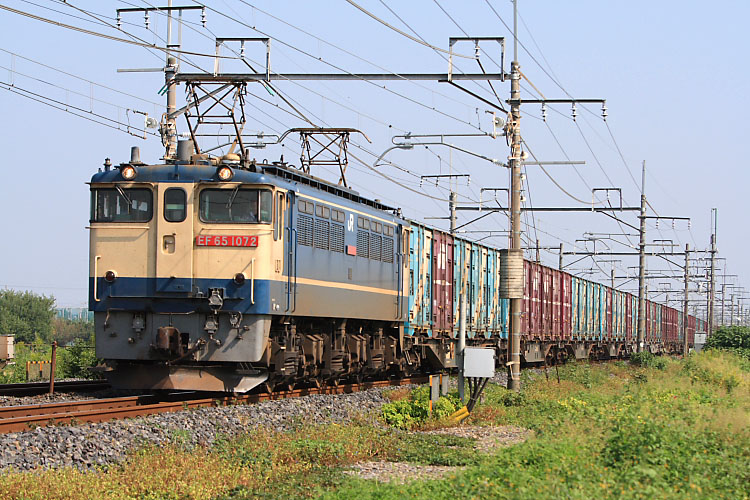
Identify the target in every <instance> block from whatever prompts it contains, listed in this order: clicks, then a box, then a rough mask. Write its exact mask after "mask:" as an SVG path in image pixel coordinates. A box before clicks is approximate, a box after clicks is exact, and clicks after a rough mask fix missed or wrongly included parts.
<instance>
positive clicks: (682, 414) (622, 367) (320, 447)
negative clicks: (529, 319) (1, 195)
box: [0, 351, 750, 500]
mask: <svg viewBox="0 0 750 500" xmlns="http://www.w3.org/2000/svg"><path fill="white" fill-rule="evenodd" d="M663 361H664V363H663V366H659V367H655V366H652V365H649V364H648V363H647V364H645V366H634V365H632V364H629V363H624V362H615V363H608V364H605V365H589V364H587V363H575V364H569V365H565V366H562V367H560V369H559V373H560V383H558V382H557V377H556V376H550V379H549V380H547V379H546V378H545V377H544V376H543V375H536V376H530V375H526V376H525V378H526V380H525V385H524V390H523V391H522V392H521V393H518V394H516V393H511V392H508V391H506V390H505V389H504V388H502V387H499V386H497V385H488V387H487V389H486V393H485V400H484V403H483V404H481V405H479V406H478V407H477V408H476V410H475V412H474V414H473V415H472V416H471V417H470V419H469V423H470V424H473V425H507V424H514V425H519V426H521V427H525V428H529V429H532V430H533V431H534V433H533V437H532V438H530V439H529V440H528V441H527V442H525V443H523V444H519V445H515V446H512V447H509V448H500V449H496V450H495V451H493V452H492V453H491V454H490V455H481V454H478V453H477V452H475V451H474V449H473V443H472V440H470V439H466V438H458V437H455V436H451V435H435V434H425V433H419V432H411V431H407V430H401V429H398V428H394V427H389V426H384V425H382V420H380V421H374V420H373V419H372V418H365V417H363V418H360V419H357V420H356V421H354V422H351V423H348V424H341V425H337V424H325V425H320V424H318V425H316V424H309V423H300V425H298V426H295V428H294V429H293V430H291V431H288V432H273V431H270V430H266V429H255V430H253V431H251V432H249V433H248V434H247V435H244V436H239V437H225V438H223V439H220V440H218V441H217V442H216V443H215V444H214V445H213V446H211V447H208V448H205V447H196V448H191V447H188V446H185V441H186V440H182V439H180V438H183V437H186V436H182V435H180V434H179V433H176V434H175V439H174V443H173V445H170V446H168V447H164V448H157V447H146V448H144V449H142V450H140V451H138V452H137V453H135V454H134V455H133V456H132V457H131V458H130V459H129V460H128V461H127V462H126V463H124V464H121V465H116V466H111V467H109V468H106V469H101V470H97V471H93V472H80V471H76V470H73V469H63V470H57V471H38V472H31V473H19V472H5V473H1V474H0V498H13V499H16V498H23V499H58V498H59V499H62V498H87V499H92V500H98V499H131V498H133V499H152V498H153V499H156V498H159V499H161V498H166V499H206V500H212V499H224V500H230V499H232V500H242V499H250V498H302V497H304V498H344V499H346V498H352V499H355V498H356V499H357V500H363V499H367V498H378V499H396V498H425V499H427V498H429V499H441V498H446V499H447V498H459V497H467V498H501V499H502V498H508V499H512V498H519V499H520V498H535V499H537V498H572V499H589V498H596V499H599V498H603V499H610V498H611V499H616V498H617V499H619V498H624V499H637V498H644V499H645V498H648V499H650V498H665V499H671V498H674V499H678V498H679V499H683V498H695V499H704V498H705V499H714V498H732V499H736V498H739V499H742V498H750V372H748V371H747V369H746V368H745V366H746V365H745V364H743V362H742V361H741V360H740V358H739V357H738V356H736V355H733V354H730V353H722V352H716V351H712V352H706V353H700V354H697V355H693V356H691V357H690V358H688V359H687V360H685V361H682V360H669V359H664V360H663ZM659 364H660V365H661V363H659ZM423 391H424V390H423V389H422V390H421V391H420V390H418V391H416V392H406V391H403V390H396V391H393V392H392V393H391V394H390V398H391V399H392V401H393V402H394V403H398V402H406V403H409V404H411V403H414V402H417V401H420V400H421V399H422V392H423ZM402 404H405V403H402ZM412 409H413V408H411V407H409V408H406V409H404V411H408V412H411V411H412ZM381 418H382V417H381ZM444 423H445V421H444V420H434V419H424V420H423V421H422V422H420V423H416V424H414V425H412V426H411V428H412V429H423V428H431V427H435V426H438V425H442V424H444ZM371 460H389V461H405V462H412V463H415V464H423V465H449V466H461V467H460V468H458V467H457V468H456V470H455V471H454V472H452V473H451V474H449V475H447V476H446V477H445V478H443V479H438V480H419V481H413V482H410V483H406V484H395V483H386V484H383V483H377V482H375V481H372V480H363V479H359V478H356V477H353V476H349V475H345V474H344V473H343V471H344V470H345V468H346V467H348V466H350V465H351V464H353V463H356V462H358V461H371Z"/></svg>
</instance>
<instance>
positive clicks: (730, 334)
mask: <svg viewBox="0 0 750 500" xmlns="http://www.w3.org/2000/svg"><path fill="white" fill-rule="evenodd" d="M705 348H706V349H725V350H730V351H734V352H736V353H738V354H740V355H742V356H744V357H746V358H748V359H750V328H749V327H747V326H722V327H719V329H718V330H716V331H715V332H714V333H713V334H711V335H710V336H709V337H708V339H707V340H706V345H705Z"/></svg>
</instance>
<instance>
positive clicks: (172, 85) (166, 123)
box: [117, 0, 206, 160]
mask: <svg viewBox="0 0 750 500" xmlns="http://www.w3.org/2000/svg"><path fill="white" fill-rule="evenodd" d="M184 10H200V11H201V24H203V26H204V27H205V26H206V7H205V6H202V5H180V6H176V7H175V6H173V5H172V0H167V6H166V7H126V8H122V9H117V27H118V28H121V23H122V21H121V19H122V14H124V13H136V12H138V13H143V15H144V20H145V23H146V29H148V26H149V22H150V21H149V16H150V14H151V13H152V12H166V14H167V50H166V64H165V65H164V87H162V90H161V91H160V92H159V93H160V94H161V93H162V92H163V91H165V92H166V94H167V111H166V113H164V115H162V120H161V124H160V128H159V132H160V133H161V138H162V144H164V148H165V150H164V159H165V160H170V159H174V158H175V157H176V156H177V117H176V114H175V112H176V111H177V78H176V77H177V74H178V72H179V69H180V65H179V60H178V59H177V58H176V57H175V56H174V55H173V54H172V53H171V52H170V50H172V49H175V48H179V47H180V45H181V43H182V40H181V38H182V11H184ZM173 11H177V13H178V18H177V20H178V37H177V38H178V43H177V44H173V43H172V18H173V15H172V14H173ZM135 71H162V70H161V69H158V70H154V69H143V70H135Z"/></svg>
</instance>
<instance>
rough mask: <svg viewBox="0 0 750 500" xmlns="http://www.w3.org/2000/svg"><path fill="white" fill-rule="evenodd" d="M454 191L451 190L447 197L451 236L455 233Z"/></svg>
mask: <svg viewBox="0 0 750 500" xmlns="http://www.w3.org/2000/svg"><path fill="white" fill-rule="evenodd" d="M456 198H457V195H456V192H455V191H453V190H451V194H450V197H449V198H448V207H449V208H450V218H451V236H455V235H456Z"/></svg>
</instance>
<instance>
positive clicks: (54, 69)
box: [0, 48, 162, 106]
mask: <svg viewBox="0 0 750 500" xmlns="http://www.w3.org/2000/svg"><path fill="white" fill-rule="evenodd" d="M0 52H5V53H6V54H10V55H11V56H13V57H17V58H19V59H23V60H25V61H29V62H31V63H34V64H38V65H39V66H41V67H43V68H47V69H50V70H52V71H57V72H58V73H61V74H63V75H65V76H69V77H71V78H75V79H77V80H81V81H82V82H86V83H88V84H90V85H96V86H97V87H101V88H103V89H107V90H110V91H112V92H116V93H118V94H122V95H124V96H127V97H131V98H133V99H138V100H140V101H143V102H145V103H148V104H152V105H154V106H162V104H161V103H157V102H154V101H149V100H148V99H144V98H143V97H139V96H137V95H134V94H129V93H127V92H123V91H121V90H117V89H115V88H112V87H108V86H107V85H102V84H101V83H97V82H94V81H92V80H88V79H86V78H83V77H80V76H78V75H75V74H73V73H69V72H67V71H64V70H61V69H59V68H55V67H54V66H50V65H49V64H45V63H43V62H39V61H36V60H34V59H31V58H29V57H26V56H22V55H20V54H17V53H15V52H11V51H9V50H6V49H3V48H0ZM6 69H7V68H6ZM11 71H13V72H16V73H17V71H15V70H11ZM18 74H21V73H18Z"/></svg>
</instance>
